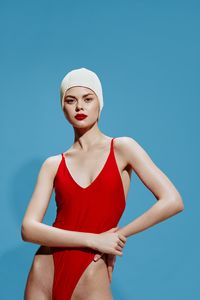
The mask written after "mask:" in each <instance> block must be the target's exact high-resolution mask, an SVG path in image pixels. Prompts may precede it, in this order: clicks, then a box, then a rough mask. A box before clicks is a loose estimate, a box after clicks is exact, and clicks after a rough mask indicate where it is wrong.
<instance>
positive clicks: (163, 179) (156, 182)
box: [117, 137, 184, 237]
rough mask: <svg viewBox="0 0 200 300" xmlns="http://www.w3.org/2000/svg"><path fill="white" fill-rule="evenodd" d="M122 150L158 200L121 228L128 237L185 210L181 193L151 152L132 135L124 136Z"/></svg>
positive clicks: (121, 142)
mask: <svg viewBox="0 0 200 300" xmlns="http://www.w3.org/2000/svg"><path fill="white" fill-rule="evenodd" d="M119 146H120V152H121V151H122V152H123V155H124V157H126V159H127V164H129V165H130V166H131V167H132V169H133V170H134V171H135V173H136V174H137V176H138V177H139V178H140V179H141V181H142V182H143V183H144V185H145V186H146V187H147V188H148V189H149V190H150V191H151V192H152V193H153V194H154V196H155V197H156V199H157V200H158V201H157V202H156V203H155V204H154V205H153V206H152V207H151V208H150V209H148V210H147V211H146V212H145V213H143V214H142V215H141V216H139V217H138V218H136V219H135V220H134V221H133V222H131V223H129V224H128V225H126V226H124V227H121V228H120V229H119V230H118V231H117V232H120V233H122V234H123V235H124V236H125V237H129V236H131V235H133V234H136V233H138V232H141V231H143V230H145V229H147V228H149V227H151V226H153V225H155V224H157V223H160V222H161V221H163V220H165V219H167V218H169V217H171V216H173V215H175V214H177V213H179V212H181V211H183V210H184V204H183V201H182V198H181V195H180V193H179V192H178V191H177V189H176V188H175V186H174V185H173V183H172V182H171V181H170V179H169V178H168V177H167V176H166V175H165V174H164V173H163V172H162V171H161V170H160V169H159V168H158V167H157V166H156V165H155V163H154V162H153V161H152V159H151V158H150V156H149V155H148V154H147V152H146V151H145V150H144V149H143V148H142V147H141V146H140V145H139V144H138V143H137V142H136V141H135V140H134V139H132V138H131V137H121V138H120V145H119Z"/></svg>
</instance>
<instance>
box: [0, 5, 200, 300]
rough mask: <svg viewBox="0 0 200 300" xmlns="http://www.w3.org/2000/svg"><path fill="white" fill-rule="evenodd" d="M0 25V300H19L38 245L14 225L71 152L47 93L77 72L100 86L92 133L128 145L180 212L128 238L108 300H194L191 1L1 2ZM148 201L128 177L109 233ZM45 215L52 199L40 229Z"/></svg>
mask: <svg viewBox="0 0 200 300" xmlns="http://www.w3.org/2000/svg"><path fill="white" fill-rule="evenodd" d="M0 24H1V26H0V32H1V47H0V57H1V71H0V75H1V89H0V97H1V109H0V116H1V118H0V121H1V126H0V131H1V155H0V160H1V162H0V165H1V185H0V188H1V209H0V213H1V216H0V217H1V218H0V220H1V226H0V230H1V243H0V245H1V246H0V266H1V267H0V268H1V272H0V282H1V288H0V290H1V299H2V300H4V299H5V300H11V299H16V300H17V299H23V293H24V288H25V283H26V279H27V276H28V272H29V270H30V267H31V264H32V260H33V256H34V253H35V252H36V250H37V249H38V247H39V245H36V244H31V243H26V242H24V241H23V240H22V239H21V222H22V218H23V216H24V213H25V210H26V208H27V205H28V203H29V200H30V197H31V195H32V192H33V189H34V186H35V183H36V179H37V174H38V172H39V169H40V167H41V165H42V163H43V161H44V160H45V159H46V158H47V157H49V156H52V155H56V154H59V153H61V152H63V151H66V150H67V149H68V148H69V147H70V146H71V144H72V143H73V130H72V127H71V125H69V124H68V122H67V121H66V120H65V118H64V114H63V113H62V111H61V106H60V98H59V88H60V82H61V80H62V78H63V76H64V75H65V74H66V73H67V72H69V71H70V70H72V69H75V68H80V67H86V68H88V69H91V70H93V71H94V72H96V73H97V74H98V76H99V78H100V80H101V82H102V86H103V96H104V107H103V110H102V113H101V118H100V121H99V127H100V129H101V130H102V131H103V132H104V133H105V134H106V135H109V136H113V137H118V136H130V137H132V138H134V139H135V140H136V141H137V142H138V143H139V144H140V145H141V146H142V147H143V148H144V149H145V150H146V151H147V153H148V154H149V155H150V156H151V158H152V160H153V161H154V162H155V163H156V164H157V166H158V167H159V168H160V169H161V170H162V171H163V172H164V173H165V174H166V175H167V176H168V177H169V178H170V180H171V181H172V182H173V183H174V184H175V186H176V187H177V189H178V191H179V192H180V193H181V195H182V198H183V201H184V205H185V209H184V211H183V212H181V213H180V214H177V215H175V216H174V217H172V218H170V219H168V220H165V221H164V222H162V223H159V224H157V225H155V226H153V227H151V228H149V229H147V230H145V231H143V232H140V233H138V234H136V235H134V236H131V237H129V238H128V241H127V243H126V246H125V248H124V250H123V257H117V261H116V264H115V270H114V273H113V280H112V285H111V287H112V291H113V295H114V299H115V300H132V299H138V300H146V299H154V300H160V299H162V300H169V299H170V300H179V299H181V300H188V299H189V298H190V297H191V298H192V299H193V300H198V299H200V291H199V287H198V285H199V282H198V278H199V268H200V261H199V251H200V246H199V232H198V231H197V226H198V225H197V224H198V223H197V221H198V218H199V209H200V201H199V190H198V183H199V180H198V179H199V168H198V166H199V122H198V117H199V94H200V93H199V67H200V64H199V51H200V41H199V29H200V26H199V25H200V4H199V2H198V1H177V0H174V1H171V0H170V1H147V0H146V1H78V2H77V1H76V2H73V1H46V0H44V1H38V0H37V1H1V3H0ZM94 201H95V200H94ZM155 201H156V199H155V197H154V196H153V194H152V193H151V192H150V191H149V190H148V189H147V188H146V187H145V186H144V185H143V184H142V182H141V181H140V180H139V179H138V178H137V176H136V175H135V174H134V173H133V175H132V182H131V187H130V190H129V193H128V198H127V205H126V210H125V212H124V214H123V217H122V218H121V220H120V223H119V225H120V226H123V225H126V224H128V223H130V222H131V221H132V220H133V219H135V218H136V217H138V216H139V215H140V214H142V213H143V212H145V211H146V210H147V209H149V208H150V207H151V206H152V205H153V204H154V203H155ZM55 212H56V206H55V200H54V194H53V195H52V198H51V201H50V205H49V208H48V211H47V214H46V216H45V218H44V220H43V222H44V223H46V224H49V225H50V224H52V222H53V220H54V218H55Z"/></svg>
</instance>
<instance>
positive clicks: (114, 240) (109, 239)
mask: <svg viewBox="0 0 200 300" xmlns="http://www.w3.org/2000/svg"><path fill="white" fill-rule="evenodd" d="M116 230H118V227H114V228H111V229H110V230H108V231H106V232H102V233H99V234H94V235H92V241H91V244H92V248H93V249H95V250H98V251H99V252H102V253H106V254H113V255H119V256H122V255H123V253H122V249H123V247H124V246H125V243H126V237H125V236H124V235H123V234H121V233H119V232H115V231H116Z"/></svg>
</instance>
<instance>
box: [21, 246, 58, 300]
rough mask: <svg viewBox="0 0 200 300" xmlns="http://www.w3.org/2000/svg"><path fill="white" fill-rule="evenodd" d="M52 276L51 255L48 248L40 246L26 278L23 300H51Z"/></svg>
mask: <svg viewBox="0 0 200 300" xmlns="http://www.w3.org/2000/svg"><path fill="white" fill-rule="evenodd" d="M53 275H54V263H53V255H52V254H51V252H50V249H49V247H46V246H41V247H40V248H39V249H38V250H37V252H36V254H35V256H34V259H33V263H32V266H31V269H30V272H29V275H28V278H27V282H26V287H25V292H24V300H35V299H38V300H51V299H52V294H51V293H52V285H53Z"/></svg>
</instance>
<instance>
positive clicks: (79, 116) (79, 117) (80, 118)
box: [75, 114, 87, 120]
mask: <svg viewBox="0 0 200 300" xmlns="http://www.w3.org/2000/svg"><path fill="white" fill-rule="evenodd" d="M75 118H76V119H77V120H83V119H85V118H87V115H84V114H76V115H75Z"/></svg>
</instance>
